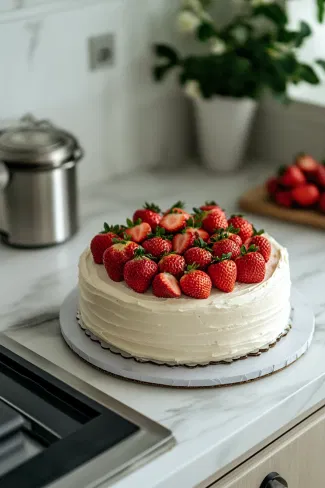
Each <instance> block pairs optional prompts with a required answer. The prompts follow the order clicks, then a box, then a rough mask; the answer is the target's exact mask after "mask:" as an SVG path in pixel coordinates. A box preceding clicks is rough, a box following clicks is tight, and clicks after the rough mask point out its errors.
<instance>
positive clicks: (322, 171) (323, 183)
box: [315, 165, 325, 189]
mask: <svg viewBox="0 0 325 488" xmlns="http://www.w3.org/2000/svg"><path fill="white" fill-rule="evenodd" d="M315 183H316V184H317V185H319V186H320V187H321V188H323V189H325V166H322V165H319V166H318V168H317V170H316V173H315Z"/></svg>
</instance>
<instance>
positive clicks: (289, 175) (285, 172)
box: [279, 165, 306, 188]
mask: <svg viewBox="0 0 325 488" xmlns="http://www.w3.org/2000/svg"><path fill="white" fill-rule="evenodd" d="M279 183H281V185H284V186H288V187H290V188H293V187H296V186H299V185H303V184H304V183H306V178H305V175H304V174H303V172H302V171H301V169H299V168H298V167H297V166H293V165H292V166H287V167H286V166H285V167H283V168H280V170H279Z"/></svg>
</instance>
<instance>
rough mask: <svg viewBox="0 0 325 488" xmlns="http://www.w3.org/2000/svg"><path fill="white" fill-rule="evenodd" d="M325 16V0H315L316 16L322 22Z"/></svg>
mask: <svg viewBox="0 0 325 488" xmlns="http://www.w3.org/2000/svg"><path fill="white" fill-rule="evenodd" d="M324 17H325V0H317V18H318V21H319V22H323V21H324Z"/></svg>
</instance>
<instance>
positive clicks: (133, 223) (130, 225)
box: [126, 219, 142, 229]
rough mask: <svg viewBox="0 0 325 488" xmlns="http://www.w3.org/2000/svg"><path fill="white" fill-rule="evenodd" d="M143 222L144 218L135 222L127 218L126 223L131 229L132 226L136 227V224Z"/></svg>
mask: <svg viewBox="0 0 325 488" xmlns="http://www.w3.org/2000/svg"><path fill="white" fill-rule="evenodd" d="M141 222H142V219H137V220H136V221H135V222H133V221H132V220H131V219H126V223H127V226H128V228H129V229H131V228H132V227H135V226H136V225H140V224H141Z"/></svg>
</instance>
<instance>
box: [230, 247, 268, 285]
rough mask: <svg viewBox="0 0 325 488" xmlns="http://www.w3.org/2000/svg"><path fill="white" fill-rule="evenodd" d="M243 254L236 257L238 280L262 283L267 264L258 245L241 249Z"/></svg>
mask: <svg viewBox="0 0 325 488" xmlns="http://www.w3.org/2000/svg"><path fill="white" fill-rule="evenodd" d="M241 252H242V254H241V256H239V258H237V259H236V261H235V263H236V266H237V281H239V282H240V283H261V282H262V281H263V280H264V278H265V273H266V264H265V259H264V258H263V256H262V254H260V253H259V252H258V250H257V247H256V246H250V247H249V248H248V249H246V248H245V247H244V246H243V247H242V249H241Z"/></svg>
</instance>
